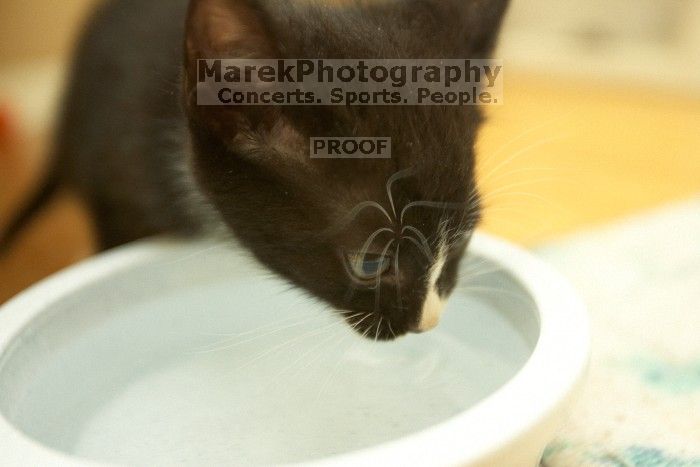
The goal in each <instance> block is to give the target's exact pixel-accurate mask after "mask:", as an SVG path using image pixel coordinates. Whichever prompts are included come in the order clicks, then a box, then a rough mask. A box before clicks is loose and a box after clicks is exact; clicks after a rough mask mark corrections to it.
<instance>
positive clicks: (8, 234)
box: [0, 170, 60, 257]
mask: <svg viewBox="0 0 700 467" xmlns="http://www.w3.org/2000/svg"><path fill="white" fill-rule="evenodd" d="M59 187H60V178H59V176H58V174H57V171H56V170H49V171H48V173H47V175H46V176H45V177H44V180H43V182H42V185H41V187H40V188H39V190H37V191H36V192H35V193H34V194H33V195H32V197H31V198H30V199H29V200H28V201H27V202H26V203H25V204H24V206H23V207H22V209H21V210H20V211H19V212H18V213H17V214H15V217H14V218H13V219H12V221H10V224H9V225H8V227H7V229H5V231H4V232H0V257H2V256H4V255H6V254H7V253H8V252H9V250H10V247H11V246H12V244H13V243H14V242H15V240H17V237H18V236H19V234H21V233H22V231H23V230H24V229H25V228H26V227H27V225H28V224H29V222H30V221H31V220H32V219H33V218H34V216H36V215H37V214H38V213H39V212H41V210H42V209H43V208H44V207H45V206H46V204H47V203H48V202H49V201H50V200H51V198H53V196H54V195H55V194H56V192H58V188H59Z"/></svg>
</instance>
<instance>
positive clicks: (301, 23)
mask: <svg viewBox="0 0 700 467" xmlns="http://www.w3.org/2000/svg"><path fill="white" fill-rule="evenodd" d="M188 3H189V7H188ZM507 3H508V0H422V1H419V0H393V1H392V0H384V1H382V0H375V1H348V0H346V1H341V2H338V1H336V2H331V3H330V4H328V5H324V4H323V2H313V1H302V0H297V1H291V0H286V1H285V0H277V1H275V0H259V1H253V0H249V1H246V0H193V1H191V2H187V1H185V0H152V1H139V0H115V1H109V2H107V4H106V5H104V6H103V7H102V8H101V9H100V11H99V12H98V13H97V14H96V15H95V17H94V18H93V20H92V21H91V22H90V24H89V28H88V30H87V33H86V35H85V37H84V39H83V41H82V42H81V46H80V49H79V51H78V55H77V63H76V67H75V70H74V75H73V80H72V82H71V86H70V89H69V93H68V96H67V100H66V102H65V104H66V105H65V114H64V117H63V120H62V124H61V126H60V128H59V132H58V140H57V146H56V157H55V158H54V161H55V169H54V170H52V172H51V177H50V180H49V181H48V182H47V183H46V185H45V188H44V190H42V192H41V193H40V194H39V195H38V196H37V197H36V198H35V200H34V202H33V203H32V204H31V205H30V206H29V208H28V209H27V210H26V211H25V212H24V213H23V216H22V217H20V220H19V221H18V222H17V223H16V224H15V228H14V229H12V230H11V234H13V233H14V232H16V231H17V230H18V229H19V227H20V226H21V224H22V222H23V220H26V219H27V218H28V217H29V215H30V214H31V213H32V212H33V211H35V210H36V209H37V208H38V207H40V206H41V205H42V203H43V201H44V200H45V199H47V198H48V197H49V196H50V195H51V193H52V192H53V191H54V190H55V189H56V187H59V186H60V187H63V186H67V187H69V188H71V189H74V190H76V191H78V193H80V194H82V196H83V197H84V198H85V200H86V201H87V203H88V204H89V206H90V207H91V209H92V211H93V213H94V215H95V219H96V224H97V227H98V231H99V234H100V238H101V241H102V245H103V247H104V248H109V247H113V246H116V245H120V244H123V243H126V242H129V241H132V240H136V239H138V238H142V237H145V236H149V235H153V234H158V233H163V232H176V233H182V234H210V233H212V232H213V231H226V232H231V233H232V234H233V236H234V237H235V238H236V239H237V240H238V241H239V242H240V243H241V244H242V245H243V246H245V247H246V248H247V249H249V250H250V251H251V252H252V253H253V254H254V255H255V256H256V257H257V258H258V259H259V260H260V261H261V262H262V263H263V264H265V265H266V266H267V267H269V268H270V269H272V270H273V271H275V272H277V273H279V274H280V275H281V276H283V277H285V278H286V279H287V280H289V281H291V282H292V283H293V284H295V285H297V286H300V287H303V288H304V289H306V290H308V291H309V292H311V293H312V294H313V295H315V296H317V297H319V298H321V299H323V300H325V301H327V302H328V303H330V304H331V305H332V306H333V307H335V308H337V309H338V310H341V312H342V313H343V314H344V316H345V317H346V319H347V320H348V322H349V324H351V325H353V327H355V329H356V330H357V331H359V332H360V333H362V334H364V335H368V336H369V337H372V338H375V337H376V338H379V339H391V338H393V337H395V336H399V335H402V334H405V333H406V332H410V331H424V330H427V329H429V328H431V327H433V326H434V325H435V324H436V323H437V321H438V318H439V314H440V310H441V308H442V303H443V301H444V299H445V298H446V297H447V296H448V295H449V294H450V292H451V291H452V289H453V288H454V286H455V283H456V276H457V269H458V264H459V261H460V259H461V257H462V256H463V254H464V252H465V249H466V246H467V243H468V239H469V238H470V235H471V232H472V231H473V229H474V226H475V224H476V223H477V221H478V218H479V212H480V211H479V197H478V192H477V189H476V184H475V180H474V152H473V147H474V141H475V137H476V133H477V129H478V127H479V124H480V120H481V117H480V113H479V109H478V108H477V107H473V106H471V107H436V106H433V107H407V106H403V107H401V106H398V107H270V108H267V107H205V106H197V105H196V88H195V83H196V60H197V59H201V58H242V57H245V58H251V57H254V58H309V57H311V58H354V59H357V58H367V59H373V58H374V59H381V58H402V59H407V58H408V59H418V58H485V57H488V55H489V54H490V52H491V50H492V47H493V44H494V41H495V38H496V36H497V32H498V29H499V26H500V22H501V19H502V16H503V13H504V10H505V9H506V5H507ZM183 43H184V62H183V46H182V44H183ZM339 135H342V136H362V137H372V136H376V137H390V138H391V139H392V145H393V148H392V153H393V156H392V158H391V159H388V160H385V159H366V160H358V159H352V160H346V159H332V160H324V159H311V158H310V157H309V154H310V152H309V139H310V138H311V137H323V136H339Z"/></svg>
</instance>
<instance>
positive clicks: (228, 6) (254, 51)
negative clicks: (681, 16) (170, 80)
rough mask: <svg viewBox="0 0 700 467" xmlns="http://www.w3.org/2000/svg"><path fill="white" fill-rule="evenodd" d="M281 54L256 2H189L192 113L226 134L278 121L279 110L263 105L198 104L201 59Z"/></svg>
mask: <svg viewBox="0 0 700 467" xmlns="http://www.w3.org/2000/svg"><path fill="white" fill-rule="evenodd" d="M276 56H277V51H276V47H275V40H274V39H273V35H272V33H271V32H270V30H269V28H268V21H267V18H266V15H265V13H264V12H263V11H262V10H260V9H259V8H258V7H256V3H255V1H254V0H191V1H190V5H189V9H188V11H187V22H186V27H185V87H186V105H187V107H188V109H189V111H190V116H191V117H194V118H196V119H197V120H199V121H200V123H202V124H204V125H205V126H208V127H209V128H210V129H211V130H213V131H214V132H215V133H216V134H219V135H220V136H222V137H224V136H225V137H233V136H235V135H236V134H237V133H238V132H239V131H240V130H241V129H242V128H243V127H255V126H256V125H258V124H260V123H262V122H266V123H268V124H269V125H270V126H271V125H273V124H275V119H276V118H277V115H276V114H277V112H274V111H272V110H271V109H267V108H264V107H262V106H260V107H257V108H254V107H250V106H200V105H197V73H198V61H199V60H203V59H227V58H229V59H236V58H245V59H258V58H260V59H263V58H274V57H276Z"/></svg>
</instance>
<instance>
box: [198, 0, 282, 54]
mask: <svg viewBox="0 0 700 467" xmlns="http://www.w3.org/2000/svg"><path fill="white" fill-rule="evenodd" d="M185 41H186V42H185V52H186V55H187V59H188V61H190V60H197V59H207V58H208V59H214V58H271V57H272V54H273V52H274V41H273V40H272V37H271V34H270V32H269V31H268V29H267V26H266V20H265V14H264V13H263V12H262V11H261V10H260V9H259V8H256V6H255V5H254V3H253V2H251V1H248V0H191V1H190V6H189V9H188V12H187V24H186V34H185Z"/></svg>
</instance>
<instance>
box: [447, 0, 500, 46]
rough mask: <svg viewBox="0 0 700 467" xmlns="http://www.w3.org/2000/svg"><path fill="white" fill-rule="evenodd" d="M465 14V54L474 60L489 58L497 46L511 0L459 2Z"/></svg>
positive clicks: (466, 0)
mask: <svg viewBox="0 0 700 467" xmlns="http://www.w3.org/2000/svg"><path fill="white" fill-rule="evenodd" d="M457 1H458V2H459V3H460V4H461V7H462V8H463V12H464V16H463V18H464V21H465V29H464V39H463V40H464V43H463V44H462V46H463V47H466V50H465V52H466V53H468V54H470V56H471V57H473V58H489V56H490V54H491V53H492V52H493V49H494V47H495V45H496V40H497V39H498V34H499V32H500V29H501V24H502V23H503V17H504V16H505V14H506V11H507V10H508V5H509V4H510V0H457Z"/></svg>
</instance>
